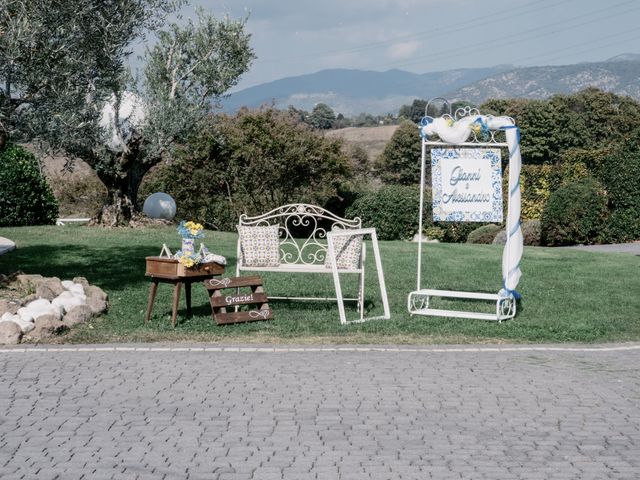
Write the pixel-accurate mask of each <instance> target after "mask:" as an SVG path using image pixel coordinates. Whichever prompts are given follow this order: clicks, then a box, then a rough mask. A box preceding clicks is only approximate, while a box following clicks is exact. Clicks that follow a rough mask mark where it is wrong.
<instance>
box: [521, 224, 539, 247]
mask: <svg viewBox="0 0 640 480" xmlns="http://www.w3.org/2000/svg"><path fill="white" fill-rule="evenodd" d="M520 228H521V229H522V239H523V243H524V244H525V245H527V246H530V247H539V246H540V220H526V221H524V222H522V224H521V225H520Z"/></svg>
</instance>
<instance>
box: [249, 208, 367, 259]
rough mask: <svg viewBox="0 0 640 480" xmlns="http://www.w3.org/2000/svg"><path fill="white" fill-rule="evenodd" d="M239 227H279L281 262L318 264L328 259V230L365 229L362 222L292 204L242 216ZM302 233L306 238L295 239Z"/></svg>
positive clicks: (322, 210) (321, 209) (319, 209)
mask: <svg viewBox="0 0 640 480" xmlns="http://www.w3.org/2000/svg"><path fill="white" fill-rule="evenodd" d="M239 225H240V226H269V225H278V227H279V236H280V241H279V243H280V263H281V264H285V265H291V264H302V265H316V264H321V263H324V261H325V258H326V254H327V240H326V238H327V231H331V230H336V229H354V228H361V227H362V221H361V220H360V218H358V217H356V218H354V219H346V218H342V217H339V216H337V215H335V214H333V213H331V212H329V211H328V210H325V209H324V208H322V207H318V206H317V205H310V204H306V203H292V204H289V205H284V206H282V207H278V208H275V209H273V210H271V211H269V212H267V213H264V214H262V215H256V216H253V217H250V216H248V215H246V214H242V215H240V220H239ZM299 232H304V235H303V237H302V238H295V237H294V234H298V233H299Z"/></svg>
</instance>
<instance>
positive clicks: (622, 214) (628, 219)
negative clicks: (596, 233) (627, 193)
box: [607, 208, 640, 243]
mask: <svg viewBox="0 0 640 480" xmlns="http://www.w3.org/2000/svg"><path fill="white" fill-rule="evenodd" d="M636 240H640V209H638V208H620V209H618V210H614V211H613V212H612V213H611V216H610V217H609V220H608V222H607V241H608V242H612V243H625V242H633V241H636Z"/></svg>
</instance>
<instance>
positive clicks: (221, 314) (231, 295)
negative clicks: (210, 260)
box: [204, 276, 273, 325]
mask: <svg viewBox="0 0 640 480" xmlns="http://www.w3.org/2000/svg"><path fill="white" fill-rule="evenodd" d="M204 286H205V287H206V289H207V290H208V291H209V296H210V300H211V310H212V316H213V320H214V321H215V322H216V324H217V325H225V324H228V323H244V322H255V321H258V320H272V319H273V310H271V309H270V308H269V299H268V298H267V294H266V292H265V291H264V287H263V286H262V279H261V278H260V277H258V276H251V277H232V278H212V279H209V280H205V281H204ZM241 288H243V289H244V290H245V291H244V292H241V291H240V289H241ZM247 288H248V289H249V291H247ZM231 289H233V290H232V291H227V292H224V290H231ZM242 305H254V306H255V307H256V308H255V309H252V310H249V311H238V312H236V311H235V307H236V306H242ZM228 310H232V311H228Z"/></svg>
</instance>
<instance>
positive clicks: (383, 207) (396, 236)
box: [347, 185, 431, 240]
mask: <svg viewBox="0 0 640 480" xmlns="http://www.w3.org/2000/svg"><path fill="white" fill-rule="evenodd" d="M419 195H420V189H419V188H418V187H416V186H405V185H384V186H382V187H380V189H378V190H376V191H369V192H366V193H364V194H362V195H361V196H359V197H358V198H357V199H356V200H355V202H353V205H351V206H350V207H349V208H347V216H348V217H349V218H352V217H360V218H361V219H362V225H363V226H364V227H374V228H375V229H376V232H377V234H378V238H379V239H380V240H408V239H411V238H412V237H413V235H414V234H415V233H416V231H417V230H418V222H417V217H418V215H417V214H418V210H419V206H420V201H419V198H420V197H419ZM427 198H428V197H427ZM425 203H426V204H429V205H430V202H425ZM430 215H431V212H428V213H427V212H425V218H429V216H430Z"/></svg>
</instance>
